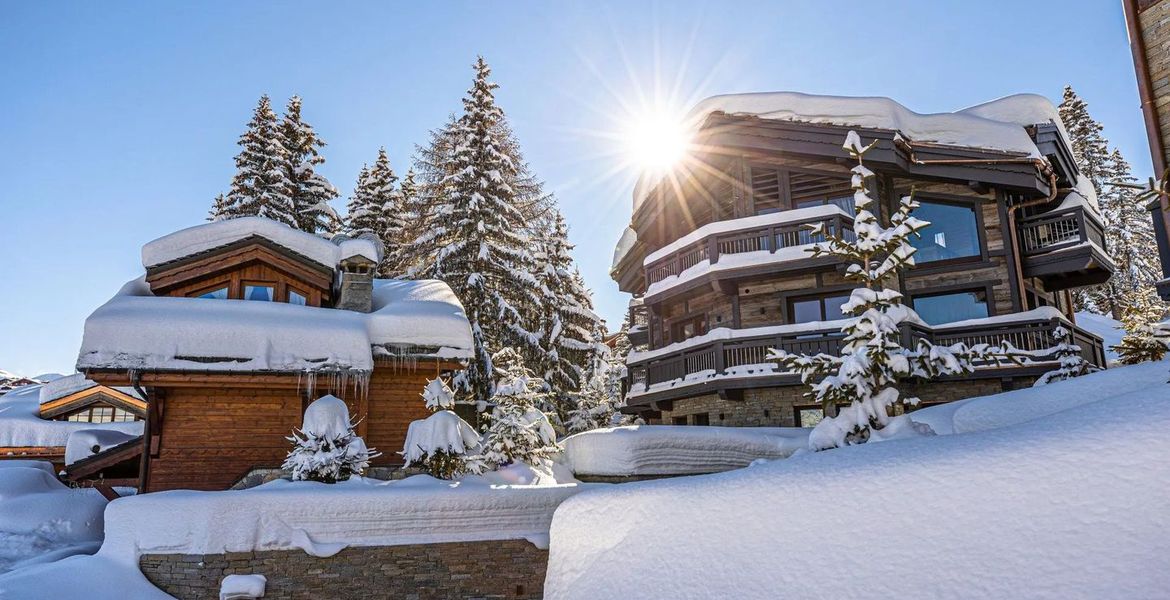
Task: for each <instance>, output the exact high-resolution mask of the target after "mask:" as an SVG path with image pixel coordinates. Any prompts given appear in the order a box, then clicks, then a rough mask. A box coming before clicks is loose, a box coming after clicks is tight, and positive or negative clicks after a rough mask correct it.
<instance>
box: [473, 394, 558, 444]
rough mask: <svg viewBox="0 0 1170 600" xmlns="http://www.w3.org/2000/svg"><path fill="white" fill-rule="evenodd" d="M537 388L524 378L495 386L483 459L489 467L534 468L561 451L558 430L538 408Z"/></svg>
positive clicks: (485, 436) (484, 439)
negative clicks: (517, 465)
mask: <svg viewBox="0 0 1170 600" xmlns="http://www.w3.org/2000/svg"><path fill="white" fill-rule="evenodd" d="M534 387H535V386H533V385H532V383H531V382H530V381H529V380H528V378H527V377H523V376H522V377H517V378H515V379H513V380H511V381H510V382H507V383H501V384H499V385H498V386H496V393H495V396H493V397H492V401H493V403H494V405H495V406H494V408H493V409H492V411H491V413H490V416H489V425H488V430H487V432H486V433H485V434H484V438H483V458H484V461H485V462H486V463H487V464H488V465H496V466H506V465H509V464H512V463H516V462H523V463H527V464H529V465H534V464H537V463H539V462H542V461H543V460H545V459H547V458H549V457H551V456H552V455H553V454H555V453H556V452H557V450H559V447H558V446H557V440H556V438H557V436H556V430H554V429H553V426H552V423H551V422H549V420H548V416H547V415H545V414H544V412H542V411H541V410H540V409H539V408H538V406H537V402H538V398H539V395H538V393H537V392H536V391H535V390H534Z"/></svg>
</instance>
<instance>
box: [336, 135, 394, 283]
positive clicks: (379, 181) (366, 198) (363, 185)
mask: <svg viewBox="0 0 1170 600" xmlns="http://www.w3.org/2000/svg"><path fill="white" fill-rule="evenodd" d="M397 182H398V176H397V175H395V174H394V169H393V168H392V167H391V166H390V158H389V157H388V156H387V155H386V149H385V148H380V149H378V158H377V159H376V160H375V161H374V166H373V167H372V168H366V167H363V168H362V172H361V174H359V175H358V184H357V185H356V186H355V187H354V194H353V196H352V197H351V199H350V202H349V232H350V234H351V235H355V236H356V235H361V234H363V233H372V234H374V235H376V236H378V239H380V240H381V241H382V246H383V247H384V248H385V249H386V253H385V256H383V259H382V264H381V265H379V267H378V274H379V275H380V276H383V277H387V276H393V275H397V274H398V273H397V272H395V271H394V270H393V269H392V268H391V265H389V264H388V261H387V259H388V258H391V257H397V256H399V255H400V252H401V246H402V237H403V236H404V235H405V228H406V221H405V219H404V217H403V210H404V206H403V201H402V194H401V193H399V191H398V188H397V187H396V185H395V184H396V183H397Z"/></svg>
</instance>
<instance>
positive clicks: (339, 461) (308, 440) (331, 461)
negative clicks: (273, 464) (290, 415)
mask: <svg viewBox="0 0 1170 600" xmlns="http://www.w3.org/2000/svg"><path fill="white" fill-rule="evenodd" d="M354 425H355V423H354V422H353V421H351V420H350V418H349V408H348V407H346V405H345V402H344V401H343V400H341V399H340V398H338V397H336V396H332V395H326V396H322V397H320V398H318V399H316V400H314V401H313V403H312V404H310V405H309V408H307V409H305V420H304V424H303V425H302V426H301V428H300V430H294V431H293V435H292V436H291V437H289V438H288V440H289V441H290V442H292V443H293V449H292V451H290V452H289V453H288V457H287V458H285V459H284V465H282V467H283V468H284V470H286V471H288V472H289V473H290V474H292V478H293V481H305V480H308V481H320V482H322V483H337V482H338V481H345V480H346V479H349V477H350V476H351V475H361V474H362V473H363V472H364V471H365V470H366V468H367V467H369V466H370V460H371V459H373V458H376V457H378V456H381V454H380V453H379V452H377V451H375V450H374V449H373V448H366V442H365V440H363V439H362V438H360V437H358V435H357V434H356V433H355V432H354V430H353V426H354Z"/></svg>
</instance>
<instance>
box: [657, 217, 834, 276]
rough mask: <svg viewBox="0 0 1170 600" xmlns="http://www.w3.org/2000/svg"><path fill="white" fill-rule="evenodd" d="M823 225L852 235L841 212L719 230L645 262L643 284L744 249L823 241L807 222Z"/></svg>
mask: <svg viewBox="0 0 1170 600" xmlns="http://www.w3.org/2000/svg"><path fill="white" fill-rule="evenodd" d="M818 223H824V224H825V231H827V232H828V233H832V234H839V233H840V234H843V235H845V236H846V238H848V239H852V237H853V219H852V218H850V217H847V216H845V215H841V214H835V215H831V216H821V217H813V218H809V219H803V220H800V221H792V222H788V223H779V224H774V225H764V226H756V227H746V228H744V229H737V230H735V231H722V232H719V233H715V234H711V235H709V236H707V237H704V238H702V239H700V240H697V241H696V242H694V243H692V244H688V245H686V246H684V247H682V248H679V249H678V250H676V251H674V252H672V253H670V254H669V255H667V256H664V257H662V258H660V259H658V260H656V261H654V262H652V263H650V264H648V265H646V284H647V285H652V284H655V283H658V282H659V281H662V280H663V279H666V278H667V277H672V276H675V275H678V274H680V273H682V272H683V271H686V270H687V269H689V268H691V267H693V266H695V265H697V264H699V263H701V262H703V261H705V260H706V261H710V262H711V264H715V263H718V262H719V257H720V256H724V255H728V254H742V253H744V252H775V251H777V250H779V249H781V248H789V247H792V246H804V245H806V244H812V243H816V242H823V241H824V239H825V238H824V236H823V235H813V233H812V231H810V230H809V228H808V226H809V225H815V224H818Z"/></svg>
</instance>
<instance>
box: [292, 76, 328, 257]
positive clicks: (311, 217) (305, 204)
mask: <svg viewBox="0 0 1170 600" xmlns="http://www.w3.org/2000/svg"><path fill="white" fill-rule="evenodd" d="M280 133H281V138H282V141H283V143H284V149H285V153H286V155H287V165H288V174H287V176H288V179H289V181H290V182H291V184H292V191H291V193H290V195H291V197H292V206H293V211H294V213H295V215H296V221H297V228H298V229H300V230H301V231H307V232H309V233H315V234H319V235H328V234H329V233H331V232H336V231H338V230H339V229H340V228H341V219H340V218H339V217H338V215H337V211H335V210H333V207H332V206H330V205H329V201H330V200H333V199H334V198H336V197H337V196H338V192H337V188H335V187H333V184H331V183H329V180H328V179H326V178H325V176H324V175H321V174H320V173H318V172H317V170H316V169H317V167H318V166H319V165H321V164H323V163H324V162H325V157H324V156H321V154H320V152H319V151H318V149H319V148H323V147H325V141H324V140H322V139H321V138H320V137H319V136H318V135H317V132H316V131H314V130H313V127H312V126H311V125H309V124H308V123H306V122H305V121H304V120H303V119H302V118H301V98H300V96H293V97H292V98H290V99H289V101H288V105H287V106H286V107H285V111H284V117H283V118H282V119H281V122H280Z"/></svg>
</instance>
